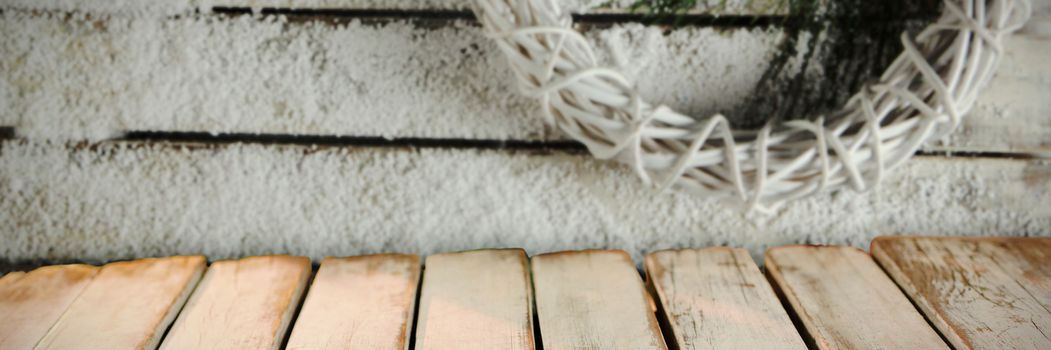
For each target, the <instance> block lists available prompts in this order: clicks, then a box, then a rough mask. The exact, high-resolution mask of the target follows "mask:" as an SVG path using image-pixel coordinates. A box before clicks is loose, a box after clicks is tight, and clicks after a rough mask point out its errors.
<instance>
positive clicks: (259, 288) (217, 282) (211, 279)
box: [161, 256, 311, 350]
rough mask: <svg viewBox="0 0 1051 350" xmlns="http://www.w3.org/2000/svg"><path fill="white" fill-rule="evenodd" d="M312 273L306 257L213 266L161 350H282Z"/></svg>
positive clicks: (269, 257) (237, 261)
mask: <svg viewBox="0 0 1051 350" xmlns="http://www.w3.org/2000/svg"><path fill="white" fill-rule="evenodd" d="M310 273H311V270H310V259H307V258H304V257H292V256H259V257H250V258H244V259H241V260H229V261H219V262H216V263H213V264H212V266H211V267H209V268H208V273H207V274H205V276H204V279H203V280H201V285H200V286H198V287H197V290H196V291H195V292H194V293H193V297H191V298H190V301H189V302H187V304H186V308H185V309H184V310H183V311H182V313H180V314H179V318H178V319H177V320H176V321H175V325H173V326H172V329H171V331H169V332H168V336H167V337H165V339H164V343H163V344H162V345H161V349H172V350H176V349H177V350H183V349H275V350H276V349H279V348H280V347H281V344H282V342H283V341H284V339H285V335H286V334H287V330H288V326H289V325H290V324H291V322H292V316H293V314H294V313H295V311H296V309H297V307H298V306H299V302H300V300H301V296H302V295H303V291H304V289H305V288H306V286H307V280H308V279H310Z"/></svg>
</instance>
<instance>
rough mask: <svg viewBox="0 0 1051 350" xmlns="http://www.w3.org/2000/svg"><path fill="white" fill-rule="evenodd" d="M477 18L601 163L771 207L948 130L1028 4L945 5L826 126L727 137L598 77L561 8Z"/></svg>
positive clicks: (530, 5) (527, 2)
mask: <svg viewBox="0 0 1051 350" xmlns="http://www.w3.org/2000/svg"><path fill="white" fill-rule="evenodd" d="M475 3H476V6H475V14H476V15H477V17H478V19H479V20H480V21H481V22H482V24H483V25H484V26H485V29H486V32H487V33H488V35H489V36H490V37H492V38H493V39H495V41H496V43H497V44H498V45H499V47H500V49H501V50H502V51H503V52H504V53H505V54H506V55H507V58H508V60H509V61H510V63H511V67H512V69H513V70H514V72H515V74H516V75H517V77H518V80H519V82H520V84H521V87H522V89H523V91H524V92H525V93H526V94H527V95H529V96H533V97H536V98H539V99H540V102H541V104H542V105H543V112H544V114H545V116H546V118H547V119H548V120H547V121H548V123H550V124H554V125H556V126H557V127H558V128H559V129H560V130H562V131H563V132H565V133H566V134H568V135H569V136H571V137H573V138H574V139H576V140H578V141H580V142H582V143H584V144H585V145H586V146H587V147H588V149H589V150H590V151H591V153H592V154H594V155H595V156H596V157H598V158H601V159H616V160H617V161H620V162H622V163H625V164H627V165H629V166H631V167H632V168H633V169H634V170H635V172H636V173H637V174H638V176H639V177H641V178H642V180H643V181H644V182H646V183H647V184H654V182H656V185H657V186H660V188H662V189H665V188H669V187H674V188H676V189H680V190H684V191H687V192H692V193H699V194H703V195H708V196H719V197H722V198H726V197H729V198H731V199H733V200H734V201H735V202H737V203H742V204H744V205H746V207H747V208H748V209H749V210H751V209H759V210H764V211H765V210H771V209H773V208H776V207H777V206H778V205H780V204H781V203H784V202H785V201H788V200H792V199H797V198H801V197H804V196H807V195H810V194H813V193H816V192H818V191H821V190H824V189H830V188H839V187H844V186H850V187H852V188H854V189H856V190H858V191H866V190H869V189H871V188H873V187H874V186H875V185H876V184H878V183H879V181H880V179H881V178H882V177H883V176H884V173H885V172H886V170H888V169H892V168H894V167H896V166H898V165H900V164H902V163H903V162H904V161H906V160H907V159H908V158H909V157H911V156H912V155H913V154H914V153H916V151H917V149H919V147H920V146H921V145H923V144H924V142H926V141H927V140H931V139H938V138H941V137H942V136H945V135H947V134H948V133H950V132H952V130H954V129H955V128H956V127H957V126H958V125H959V124H960V118H962V116H963V115H964V114H966V113H967V112H968V111H969V110H970V109H971V107H972V106H973V105H974V101H975V99H976V97H977V95H978V92H979V90H980V89H981V88H982V87H983V86H984V85H985V84H986V83H987V82H988V81H989V79H990V77H991V76H992V75H993V73H994V70H995V68H996V64H997V61H998V60H999V57H1000V55H1001V54H1002V52H1003V50H1002V42H1003V37H1004V35H1005V34H1008V33H1010V32H1012V31H1015V30H1017V29H1019V28H1020V27H1021V26H1022V24H1023V23H1024V22H1025V20H1026V19H1027V18H1028V16H1029V4H1028V1H1027V0H946V1H945V10H944V13H943V14H942V15H941V17H940V18H939V19H938V20H937V21H936V22H935V23H933V24H931V25H930V26H929V27H927V28H926V29H924V30H923V31H922V32H920V33H919V34H918V35H916V37H915V38H910V37H909V35H907V33H903V34H902V36H901V42H902V45H903V46H904V48H905V50H904V52H903V53H902V54H901V55H899V56H898V57H897V58H896V59H895V60H894V61H893V63H892V64H891V65H890V67H889V68H887V70H886V72H884V73H883V75H882V76H881V77H880V79H879V81H878V82H876V83H873V84H869V85H867V86H865V87H863V88H862V89H861V91H860V92H858V93H856V94H855V95H853V96H852V97H851V98H850V99H849V100H848V102H847V103H846V105H845V106H844V107H842V108H841V109H840V110H838V111H837V112H834V113H832V114H830V115H829V117H828V118H823V117H818V118H815V119H811V120H793V121H789V122H785V123H781V124H779V125H774V124H771V123H768V124H767V125H766V126H765V127H763V128H761V129H760V130H751V131H738V130H731V129H730V126H729V124H728V122H727V119H726V118H725V117H723V116H722V115H715V116H712V117H709V118H707V119H694V118H690V117H688V116H684V115H682V114H679V113H677V112H675V111H673V110H671V109H669V108H667V107H665V106H653V105H650V104H649V103H646V102H645V101H643V100H642V99H641V98H640V97H639V93H638V92H637V91H636V90H635V89H634V87H633V85H632V83H631V82H629V81H628V79H626V78H625V77H624V75H623V74H621V73H619V72H617V71H615V70H611V69H608V68H603V67H599V64H598V62H597V60H596V58H595V55H594V53H593V51H592V48H591V45H590V43H588V41H587V40H586V39H585V38H584V37H583V36H582V35H581V34H580V33H578V32H577V31H575V30H573V29H572V24H573V23H572V18H571V17H570V16H569V15H568V14H567V13H565V12H562V10H561V9H560V7H559V6H558V4H557V3H556V0H476V1H475Z"/></svg>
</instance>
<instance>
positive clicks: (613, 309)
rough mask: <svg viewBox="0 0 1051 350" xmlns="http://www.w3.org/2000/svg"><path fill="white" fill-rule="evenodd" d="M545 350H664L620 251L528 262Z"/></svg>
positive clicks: (649, 306)
mask: <svg viewBox="0 0 1051 350" xmlns="http://www.w3.org/2000/svg"><path fill="white" fill-rule="evenodd" d="M532 269H533V283H534V288H533V289H534V292H535V293H536V313H537V317H538V318H539V320H540V335H541V339H542V340H543V348H544V349H548V350H552V349H666V348H667V346H666V345H665V343H664V338H663V336H662V335H661V330H660V327H659V325H658V324H657V319H656V315H655V314H654V312H655V308H656V305H654V304H653V300H652V299H651V298H650V297H649V294H648V293H647V292H646V290H645V287H644V286H643V284H642V280H641V278H640V276H639V273H638V271H637V270H636V269H635V264H634V263H632V261H631V257H629V256H628V254H627V253H625V252H623V251H619V250H589V251H574V252H561V253H550V254H542V255H538V256H534V257H533V258H532Z"/></svg>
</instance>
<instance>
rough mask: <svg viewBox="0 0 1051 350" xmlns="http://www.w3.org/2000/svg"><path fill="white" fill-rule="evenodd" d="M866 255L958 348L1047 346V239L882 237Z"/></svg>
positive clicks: (1050, 302) (1050, 299) (1050, 316)
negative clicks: (880, 265) (870, 257)
mask: <svg viewBox="0 0 1051 350" xmlns="http://www.w3.org/2000/svg"><path fill="white" fill-rule="evenodd" d="M872 254H873V256H875V257H876V259H878V260H879V262H880V264H882V265H883V267H884V268H885V269H886V270H887V272H888V273H889V274H890V275H891V276H892V277H893V278H894V279H895V280H896V281H897V282H898V285H900V286H901V288H902V289H903V290H905V292H906V293H908V294H909V296H910V297H911V298H912V300H913V301H914V302H915V303H916V305H917V306H919V307H920V309H922V310H923V311H924V313H926V314H927V318H928V319H930V320H931V322H932V323H933V324H934V325H935V326H937V327H938V329H939V330H941V332H942V334H943V335H944V336H945V337H946V338H947V339H948V340H949V342H951V343H952V345H953V346H954V347H955V348H956V349H1049V348H1051V337H1048V335H1049V334H1051V288H1048V287H1049V286H1051V267H1049V266H1051V239H1048V238H1042V239H1041V238H1033V239H1017V240H1016V239H1005V238H978V239H960V238H934V237H880V238H877V239H876V240H874V241H873V242H872Z"/></svg>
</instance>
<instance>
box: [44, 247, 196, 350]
mask: <svg viewBox="0 0 1051 350" xmlns="http://www.w3.org/2000/svg"><path fill="white" fill-rule="evenodd" d="M204 270H205V260H204V257H201V256H175V257H168V258H158V259H142V260H135V261H125V262H115V263H110V264H107V265H105V266H103V267H102V269H101V270H100V271H99V272H98V274H97V275H96V276H95V279H93V280H92V281H91V283H90V284H88V286H87V287H86V288H85V289H84V291H83V292H81V293H80V295H79V296H77V299H76V300H74V301H73V304H72V305H70V306H69V308H68V309H67V310H66V312H65V313H63V314H62V317H61V318H59V320H58V322H57V323H56V324H55V325H54V326H52V327H51V329H50V330H49V331H48V333H47V335H46V336H45V337H44V339H42V340H41V341H40V343H39V344H37V346H36V347H35V349H40V350H49V349H56V350H58V349H129V350H152V349H156V348H157V344H158V343H159V342H160V340H161V336H163V335H164V331H165V330H166V329H168V326H169V325H171V323H172V321H173V320H175V316H176V314H178V313H179V310H180V309H181V308H182V306H183V304H184V303H185V302H186V299H187V298H188V297H189V296H190V292H191V291H193V288H194V287H195V286H196V285H197V281H198V280H199V279H200V278H201V274H202V273H203V272H204Z"/></svg>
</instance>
